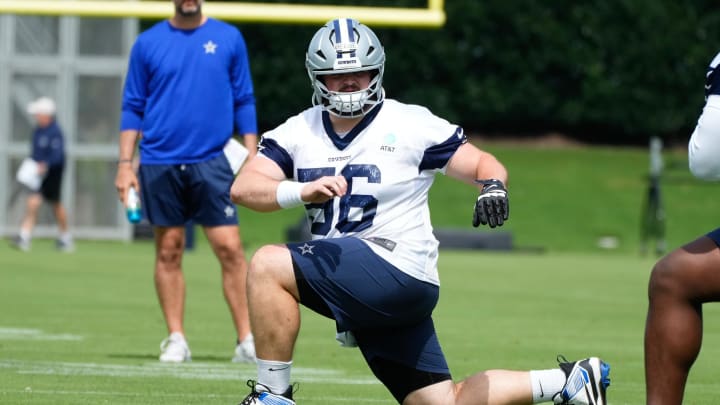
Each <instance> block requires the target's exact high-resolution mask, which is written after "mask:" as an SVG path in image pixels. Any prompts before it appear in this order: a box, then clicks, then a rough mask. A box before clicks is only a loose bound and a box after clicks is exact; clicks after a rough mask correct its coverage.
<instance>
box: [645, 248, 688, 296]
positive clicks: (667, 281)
mask: <svg viewBox="0 0 720 405" xmlns="http://www.w3.org/2000/svg"><path fill="white" fill-rule="evenodd" d="M682 268H683V265H682V264H681V263H680V261H679V260H677V258H674V257H673V256H672V255H670V256H666V257H664V258H663V259H661V260H660V261H658V262H657V263H656V264H655V266H654V267H653V269H652V272H651V273H650V282H649V283H648V295H649V298H650V300H653V299H654V298H658V297H661V296H665V295H668V294H675V293H677V292H679V291H680V290H681V289H682V287H683V285H684V282H683V271H682Z"/></svg>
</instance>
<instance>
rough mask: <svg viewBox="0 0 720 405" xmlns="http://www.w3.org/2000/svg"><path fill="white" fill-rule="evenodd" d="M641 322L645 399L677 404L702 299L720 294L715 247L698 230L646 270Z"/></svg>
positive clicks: (694, 346)
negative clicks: (646, 299)
mask: <svg viewBox="0 0 720 405" xmlns="http://www.w3.org/2000/svg"><path fill="white" fill-rule="evenodd" d="M648 295H649V299H650V304H649V308H648V314H647V321H646V325H645V380H646V392H647V403H648V404H651V405H668V404H681V403H682V400H683V393H684V390H685V383H686V381H687V377H688V373H689V371H690V368H691V367H692V365H693V363H694V362H695V359H696V358H697V356H698V353H699V352H700V346H701V344H702V328H703V319H702V304H703V303H705V302H710V301H718V300H719V299H720V250H718V247H717V245H715V243H714V242H713V241H712V240H711V239H710V238H708V237H706V236H703V237H701V238H699V239H697V240H695V241H693V242H691V243H689V244H687V245H685V246H683V247H682V248H679V249H676V250H674V251H672V252H670V253H669V254H668V255H667V256H665V257H663V258H662V259H661V260H660V261H658V263H657V264H656V265H655V267H654V268H653V270H652V274H651V276H650V283H649V288H648Z"/></svg>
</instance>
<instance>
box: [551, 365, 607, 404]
mask: <svg viewBox="0 0 720 405" xmlns="http://www.w3.org/2000/svg"><path fill="white" fill-rule="evenodd" d="M558 363H560V369H561V370H562V371H563V372H565V375H566V376H567V380H566V382H565V386H564V387H563V389H562V390H561V391H560V392H558V393H557V394H555V396H553V402H554V403H555V404H558V405H606V404H607V400H606V396H605V391H606V390H607V387H608V386H610V365H609V364H607V363H605V362H604V361H602V360H600V359H599V358H597V357H590V358H587V359H584V360H579V361H575V362H572V363H571V362H568V361H567V359H565V357H563V356H558Z"/></svg>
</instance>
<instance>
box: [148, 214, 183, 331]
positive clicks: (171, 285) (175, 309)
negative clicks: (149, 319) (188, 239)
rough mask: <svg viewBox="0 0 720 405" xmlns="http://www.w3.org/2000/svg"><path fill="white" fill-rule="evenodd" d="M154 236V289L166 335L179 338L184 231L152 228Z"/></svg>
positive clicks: (173, 228) (181, 326)
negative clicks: (165, 326) (174, 334)
mask: <svg viewBox="0 0 720 405" xmlns="http://www.w3.org/2000/svg"><path fill="white" fill-rule="evenodd" d="M153 231H154V233H155V290H156V291H157V295H158V299H159V300H160V307H161V308H162V311H163V315H164V316H165V322H166V324H167V329H168V334H170V333H173V332H180V333H182V334H183V335H184V334H185V330H184V329H183V313H184V310H185V278H184V277H183V273H182V255H183V249H184V248H185V228H184V227H182V226H173V227H154V228H153Z"/></svg>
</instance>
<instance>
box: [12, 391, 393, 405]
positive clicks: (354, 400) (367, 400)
mask: <svg viewBox="0 0 720 405" xmlns="http://www.w3.org/2000/svg"><path fill="white" fill-rule="evenodd" d="M3 392H5V393H8V394H20V393H26V394H29V395H55V396H58V395H73V396H78V395H82V396H85V397H89V396H102V397H114V398H118V397H129V398H134V397H142V398H147V397H157V398H168V397H178V398H188V397H190V398H207V399H225V398H228V399H233V400H235V399H237V398H238V395H199V394H188V393H182V394H153V393H151V392H142V393H132V392H112V391H68V390H57V391H56V390H33V389H25V390H22V391H2V390H0V393H3ZM313 400H314V401H315V400H317V401H318V402H323V403H332V402H352V403H367V404H370V403H375V404H379V403H391V402H390V401H388V400H387V399H372V398H348V397H313Z"/></svg>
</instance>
